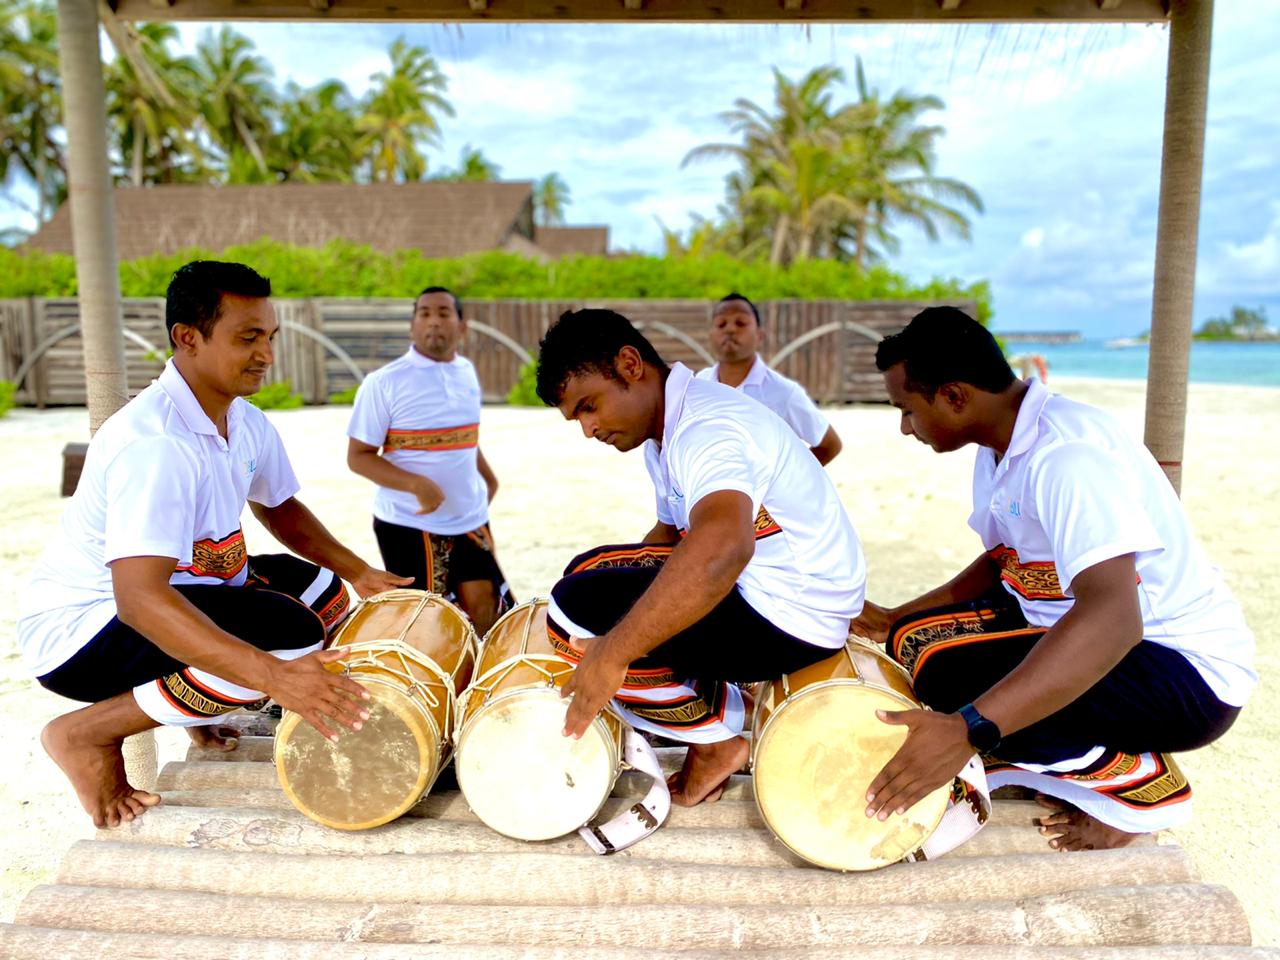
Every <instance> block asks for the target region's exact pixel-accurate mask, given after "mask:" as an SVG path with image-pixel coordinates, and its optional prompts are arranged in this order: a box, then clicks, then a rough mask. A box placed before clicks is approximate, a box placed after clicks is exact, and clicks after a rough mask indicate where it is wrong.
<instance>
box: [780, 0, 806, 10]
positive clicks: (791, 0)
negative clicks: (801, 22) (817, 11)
mask: <svg viewBox="0 0 1280 960" xmlns="http://www.w3.org/2000/svg"><path fill="white" fill-rule="evenodd" d="M782 9H783V10H789V11H791V12H792V13H795V12H796V11H797V10H803V9H804V0H782Z"/></svg>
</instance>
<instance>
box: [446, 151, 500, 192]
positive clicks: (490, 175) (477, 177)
mask: <svg viewBox="0 0 1280 960" xmlns="http://www.w3.org/2000/svg"><path fill="white" fill-rule="evenodd" d="M501 173H502V168H501V167H499V166H498V165H497V164H496V163H494V162H493V161H492V160H490V159H489V158H488V157H486V156H485V155H484V151H482V150H480V149H478V148H476V147H473V146H471V144H467V145H466V146H465V147H463V148H462V153H460V154H459V155H458V169H457V170H451V171H449V172H448V173H442V174H440V176H438V177H433V178H432V179H435V180H452V181H455V182H457V181H460V180H465V181H470V182H473V183H489V182H492V181H494V180H497V179H498V177H499V175H501Z"/></svg>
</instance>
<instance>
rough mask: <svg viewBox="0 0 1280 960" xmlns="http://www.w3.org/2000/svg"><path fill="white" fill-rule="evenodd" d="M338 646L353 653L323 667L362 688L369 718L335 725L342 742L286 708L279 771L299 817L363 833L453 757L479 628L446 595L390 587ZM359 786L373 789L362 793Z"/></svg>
mask: <svg viewBox="0 0 1280 960" xmlns="http://www.w3.org/2000/svg"><path fill="white" fill-rule="evenodd" d="M338 643H339V644H340V645H342V646H346V647H347V648H348V653H347V655H346V656H345V657H344V658H343V659H342V660H340V661H336V662H332V663H330V664H328V665H327V669H329V670H331V671H333V672H338V673H340V672H346V673H348V674H349V675H350V676H351V677H352V679H354V680H356V681H357V682H359V683H361V684H362V685H364V686H365V688H366V690H367V691H368V692H369V693H370V700H368V701H366V702H365V705H366V707H367V708H368V709H369V711H370V718H369V720H367V721H365V722H364V725H363V727H362V729H361V730H359V731H354V730H350V729H347V728H345V727H337V728H336V729H337V730H338V732H339V740H338V743H337V744H330V742H329V741H325V740H323V739H322V738H321V737H320V736H319V734H318V733H316V732H315V731H314V730H313V729H312V728H310V727H309V725H307V724H306V722H305V721H304V720H303V719H302V717H301V716H300V715H298V714H296V713H293V712H292V711H285V713H284V716H283V718H282V719H281V722H280V725H279V727H278V729H277V731H276V742H275V759H276V770H277V775H278V778H279V780H280V784H281V787H282V788H283V789H284V791H285V794H286V795H287V796H288V797H289V799H290V801H291V802H292V803H293V804H294V806H295V807H297V808H298V809H299V810H300V811H301V812H302V813H304V814H306V815H307V816H308V817H310V818H311V819H313V820H316V821H317V822H319V823H323V824H325V825H326V826H330V827H334V828H337V829H343V830H362V829H368V828H370V827H374V826H378V825H380V824H382V823H386V822H388V821H390V820H393V819H395V818H396V817H398V816H400V815H401V814H403V813H405V812H406V811H407V810H408V809H409V808H410V807H412V806H413V805H414V804H415V803H416V802H417V801H418V800H420V799H421V798H422V796H424V795H425V794H426V793H427V792H428V791H429V790H430V788H431V785H432V784H433V783H434V782H435V780H436V777H437V776H438V775H439V773H440V770H441V769H442V768H443V767H444V765H445V763H446V762H447V761H448V758H449V752H450V748H451V746H452V734H453V720H454V716H455V712H456V697H457V693H458V692H459V691H460V690H461V689H462V688H463V687H464V686H465V685H466V683H467V681H468V680H469V679H470V677H471V674H472V672H473V669H474V665H475V631H474V630H473V629H472V628H471V625H470V622H469V621H468V620H467V618H466V616H465V614H463V613H462V612H461V611H460V610H458V609H457V608H456V607H454V606H453V605H452V604H450V603H449V602H448V601H446V600H445V599H444V598H442V597H439V596H436V595H434V594H428V593H426V592H425V591H419V590H393V591H388V592H387V593H383V594H378V595H376V596H374V597H370V598H367V599H366V600H365V601H364V602H363V603H362V604H361V605H360V607H358V608H357V610H356V611H355V612H354V613H353V614H352V616H351V617H350V618H349V619H348V621H347V623H346V624H344V626H343V629H342V630H341V632H340V633H339V637H338ZM379 734H382V736H383V740H382V741H381V742H380V741H379V739H378V737H379ZM387 751H390V755H389V756H386V757H383V756H380V753H385V752H387ZM303 767H309V769H303ZM361 783H364V784H366V786H367V787H372V789H367V792H366V793H364V794H361V793H360V790H361ZM362 800H364V801H366V802H364V803H362V802H361V801H362Z"/></svg>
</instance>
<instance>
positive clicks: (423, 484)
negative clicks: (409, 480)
mask: <svg viewBox="0 0 1280 960" xmlns="http://www.w3.org/2000/svg"><path fill="white" fill-rule="evenodd" d="M412 493H413V495H414V496H415V497H417V498H418V514H419V516H421V515H422V514H424V513H434V512H435V511H436V510H438V509H439V507H440V504H442V503H444V491H443V490H441V489H440V485H439V484H438V483H436V482H435V481H434V480H432V479H431V478H430V477H424V476H418V477H417V479H416V480H415V481H414V484H413V491H412Z"/></svg>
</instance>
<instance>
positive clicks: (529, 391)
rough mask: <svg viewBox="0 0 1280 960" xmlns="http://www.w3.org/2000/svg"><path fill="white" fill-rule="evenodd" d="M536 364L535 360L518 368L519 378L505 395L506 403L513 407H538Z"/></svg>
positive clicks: (540, 402)
mask: <svg viewBox="0 0 1280 960" xmlns="http://www.w3.org/2000/svg"><path fill="white" fill-rule="evenodd" d="M537 386H538V363H537V361H536V360H533V361H530V362H529V363H526V364H525V365H524V366H523V367H521V368H520V376H519V377H517V378H516V382H515V383H513V384H512V385H511V390H510V391H509V392H508V393H507V403H509V404H511V406H513V407H540V406H542V401H541V400H539V399H538V390H537Z"/></svg>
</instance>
